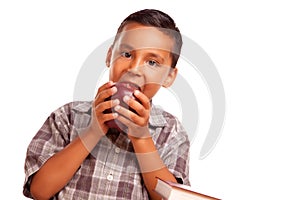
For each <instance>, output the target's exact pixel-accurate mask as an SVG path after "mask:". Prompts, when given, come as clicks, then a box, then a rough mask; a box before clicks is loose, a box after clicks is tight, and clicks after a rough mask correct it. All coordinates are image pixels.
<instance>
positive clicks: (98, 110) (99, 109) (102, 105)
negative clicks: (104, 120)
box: [95, 99, 120, 114]
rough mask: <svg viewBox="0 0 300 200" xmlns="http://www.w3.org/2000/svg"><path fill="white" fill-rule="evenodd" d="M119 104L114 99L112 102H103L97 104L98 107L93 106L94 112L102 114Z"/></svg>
mask: <svg viewBox="0 0 300 200" xmlns="http://www.w3.org/2000/svg"><path fill="white" fill-rule="evenodd" d="M119 104H120V101H119V100H118V99H114V100H108V101H104V102H101V103H99V104H98V105H96V106H95V110H96V113H97V114H98V113H102V112H104V111H105V110H107V109H111V108H113V107H115V106H117V105H119Z"/></svg>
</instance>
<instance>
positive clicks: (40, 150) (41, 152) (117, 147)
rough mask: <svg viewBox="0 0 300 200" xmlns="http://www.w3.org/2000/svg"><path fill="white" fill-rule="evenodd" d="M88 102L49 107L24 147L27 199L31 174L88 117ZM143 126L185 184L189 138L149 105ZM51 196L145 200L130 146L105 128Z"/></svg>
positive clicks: (85, 123) (72, 136)
mask: <svg viewBox="0 0 300 200" xmlns="http://www.w3.org/2000/svg"><path fill="white" fill-rule="evenodd" d="M90 116H91V102H72V103H69V104H66V105H64V106H62V107H60V108H59V109H57V110H56V111H54V112H53V113H52V114H51V115H50V116H49V117H48V118H47V120H46V121H45V123H44V124H43V126H42V128H41V129H40V130H39V131H38V133H37V134H36V135H35V137H34V138H33V139H32V141H31V143H30V144H29V146H28V150H27V156H26V161H25V184H24V190H23V193H24V195H25V196H27V197H30V198H32V196H31V194H30V191H29V188H30V183H31V180H32V175H33V174H34V173H35V172H37V171H38V170H39V169H40V168H41V166H42V165H43V164H44V163H45V162H46V161H47V160H48V159H49V158H50V157H51V156H53V155H54V154H55V153H57V152H59V151H60V150H62V149H63V148H64V147H65V146H66V145H68V144H69V143H70V142H71V141H72V140H74V139H75V138H76V137H78V134H79V133H80V132H81V130H83V129H84V128H86V127H87V126H88V124H89V122H90ZM149 129H150V134H151V135H152V139H153V141H154V143H155V146H156V148H157V150H158V152H159V154H160V157H161V159H162V160H163V162H164V164H165V165H166V166H167V167H168V169H169V170H170V172H171V173H173V174H174V176H175V177H176V178H177V179H179V180H180V179H181V181H182V182H183V184H186V185H189V178H188V175H189V140H188V135H187V134H186V132H185V131H184V129H183V127H182V125H181V124H180V123H179V121H178V120H177V119H176V118H175V117H174V116H172V115H171V114H169V113H167V112H165V111H163V110H162V109H159V108H158V107H155V106H153V105H152V108H151V113H150V119H149ZM52 199H84V200H86V199H134V200H135V199H138V200H140V199H149V196H148V193H147V190H146V187H145V185H144V183H143V180H142V176H141V172H140V171H139V166H138V163H137V159H136V156H135V154H134V150H133V146H132V144H131V142H130V140H129V139H128V137H127V136H126V134H124V133H119V132H116V131H112V130H111V131H109V132H108V133H107V134H106V136H104V137H103V138H102V139H101V140H100V141H99V143H98V144H97V146H96V147H95V148H94V149H93V151H92V152H91V153H90V154H89V156H88V157H87V158H86V159H85V160H84V162H83V163H82V164H81V166H80V168H79V169H78V170H77V172H76V173H75V175H74V176H73V178H72V179H71V180H70V181H69V183H68V184H67V185H66V186H65V187H64V188H63V189H62V190H61V191H60V192H58V193H57V194H56V195H55V196H54V197H53V198H52Z"/></svg>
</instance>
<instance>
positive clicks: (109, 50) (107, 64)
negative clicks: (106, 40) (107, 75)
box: [105, 46, 112, 67]
mask: <svg viewBox="0 0 300 200" xmlns="http://www.w3.org/2000/svg"><path fill="white" fill-rule="evenodd" d="M111 54H112V46H110V47H109V49H108V51H107V54H106V60H105V64H106V67H109V66H110V60H111Z"/></svg>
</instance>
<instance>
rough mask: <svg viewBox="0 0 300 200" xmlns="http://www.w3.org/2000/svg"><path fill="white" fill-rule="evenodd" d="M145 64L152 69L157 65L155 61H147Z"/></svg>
mask: <svg viewBox="0 0 300 200" xmlns="http://www.w3.org/2000/svg"><path fill="white" fill-rule="evenodd" d="M147 64H148V65H150V66H153V67H156V66H158V63H157V62H156V61H155V60H149V61H148V62H147Z"/></svg>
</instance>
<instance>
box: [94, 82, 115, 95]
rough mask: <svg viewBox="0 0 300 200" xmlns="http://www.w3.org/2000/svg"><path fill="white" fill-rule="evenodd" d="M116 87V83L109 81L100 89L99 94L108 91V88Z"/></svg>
mask: <svg viewBox="0 0 300 200" xmlns="http://www.w3.org/2000/svg"><path fill="white" fill-rule="evenodd" d="M114 85H115V83H114V82H112V81H108V82H107V83H105V84H103V85H102V86H100V87H99V88H98V91H97V94H98V93H100V92H101V91H103V90H106V89H108V88H111V87H112V86H114ZM96 96H97V95H96Z"/></svg>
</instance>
